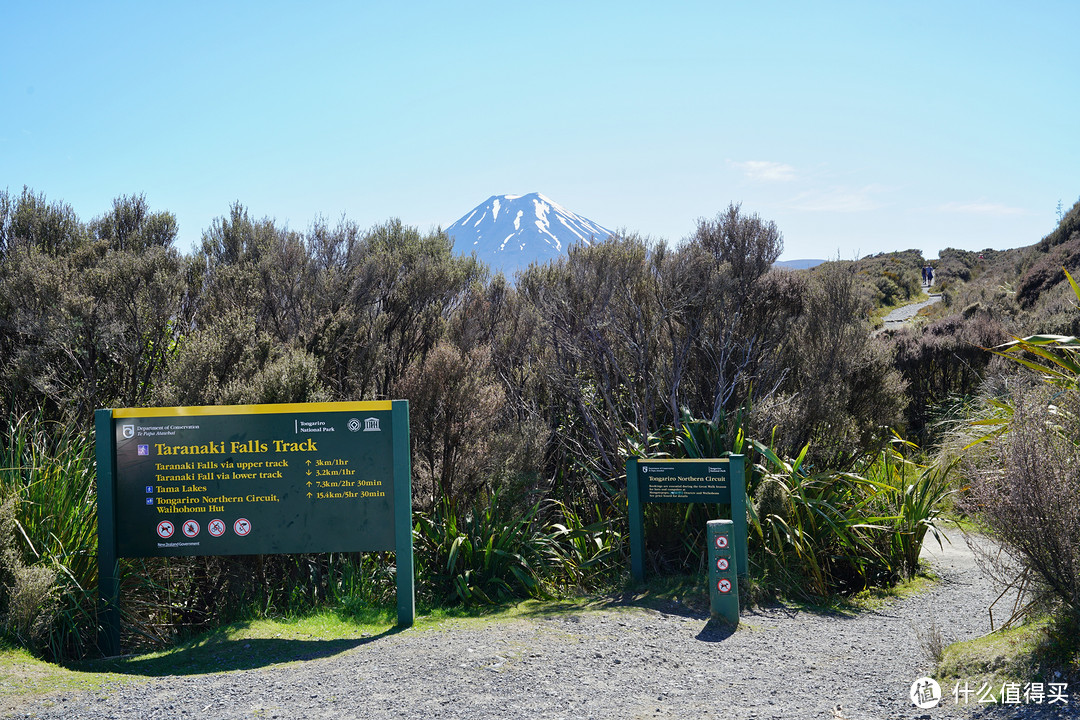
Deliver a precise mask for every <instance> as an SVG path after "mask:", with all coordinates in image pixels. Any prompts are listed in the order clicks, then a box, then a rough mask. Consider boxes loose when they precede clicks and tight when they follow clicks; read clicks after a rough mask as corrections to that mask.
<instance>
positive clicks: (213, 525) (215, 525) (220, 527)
mask: <svg viewBox="0 0 1080 720" xmlns="http://www.w3.org/2000/svg"><path fill="white" fill-rule="evenodd" d="M206 532H208V533H210V534H211V535H213V536H214V537H221V536H222V535H224V534H225V523H224V522H222V521H221V520H217V519H214V520H211V521H210V524H209V525H207V526H206Z"/></svg>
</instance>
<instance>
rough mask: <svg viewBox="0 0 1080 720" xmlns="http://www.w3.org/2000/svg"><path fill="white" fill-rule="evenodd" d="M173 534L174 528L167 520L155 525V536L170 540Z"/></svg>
mask: <svg viewBox="0 0 1080 720" xmlns="http://www.w3.org/2000/svg"><path fill="white" fill-rule="evenodd" d="M174 532H176V527H175V526H173V524H172V523H171V522H169V521H168V520H162V521H161V522H159V523H158V524H157V534H158V536H159V537H163V538H171V537H172V534H173V533H174Z"/></svg>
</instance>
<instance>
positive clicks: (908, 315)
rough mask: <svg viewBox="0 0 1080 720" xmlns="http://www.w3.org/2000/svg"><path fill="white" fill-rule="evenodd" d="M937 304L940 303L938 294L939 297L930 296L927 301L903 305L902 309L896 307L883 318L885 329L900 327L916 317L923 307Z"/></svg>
mask: <svg viewBox="0 0 1080 720" xmlns="http://www.w3.org/2000/svg"><path fill="white" fill-rule="evenodd" d="M938 302H941V295H940V294H939V295H931V296H930V299H929V300H923V301H922V302H917V303H911V304H910V305H904V306H903V307H898V308H896V309H895V310H893V311H892V312H890V313H889V314H888V315H886V316H885V319H884V322H885V327H886V328H896V327H900V326H901V325H903V324H904V323H906V322H908V321H909V320H911V319H912V318H914V317H915V316H916V315H918V314H919V311H920V310H922V309H923V308H924V307H928V306H930V305H933V304H934V303H938Z"/></svg>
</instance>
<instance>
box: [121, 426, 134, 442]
mask: <svg viewBox="0 0 1080 720" xmlns="http://www.w3.org/2000/svg"><path fill="white" fill-rule="evenodd" d="M123 429H124V439H125V440H130V439H131V438H133V437H135V426H134V425H124V426H123Z"/></svg>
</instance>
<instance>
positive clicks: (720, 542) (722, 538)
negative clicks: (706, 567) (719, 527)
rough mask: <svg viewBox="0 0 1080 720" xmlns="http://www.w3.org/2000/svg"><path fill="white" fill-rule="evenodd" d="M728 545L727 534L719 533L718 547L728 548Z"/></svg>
mask: <svg viewBox="0 0 1080 720" xmlns="http://www.w3.org/2000/svg"><path fill="white" fill-rule="evenodd" d="M727 546H728V538H727V535H717V536H716V547H718V548H719V549H721V550H726V549H727Z"/></svg>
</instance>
